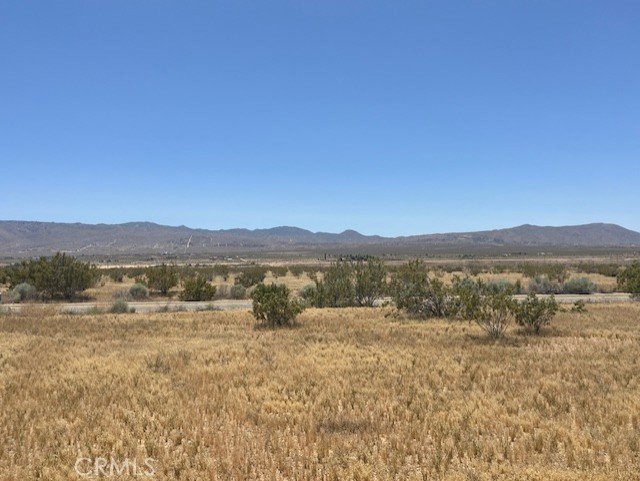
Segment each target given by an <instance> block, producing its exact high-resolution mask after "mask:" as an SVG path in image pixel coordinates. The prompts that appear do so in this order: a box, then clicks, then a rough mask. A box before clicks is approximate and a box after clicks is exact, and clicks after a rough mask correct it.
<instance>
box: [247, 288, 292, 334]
mask: <svg viewBox="0 0 640 481" xmlns="http://www.w3.org/2000/svg"><path fill="white" fill-rule="evenodd" d="M251 299H252V300H253V315H254V317H255V318H256V319H257V320H258V321H259V322H260V323H262V324H263V325H265V326H268V327H281V326H287V325H291V324H292V323H293V321H294V320H295V318H296V316H297V315H298V314H300V313H301V312H302V311H303V310H304V307H303V306H302V305H301V304H300V303H299V302H298V301H295V300H291V299H289V289H288V288H287V286H285V285H284V284H270V285H268V286H267V285H264V284H262V283H260V284H258V285H257V286H256V288H255V289H254V290H253V292H252V293H251Z"/></svg>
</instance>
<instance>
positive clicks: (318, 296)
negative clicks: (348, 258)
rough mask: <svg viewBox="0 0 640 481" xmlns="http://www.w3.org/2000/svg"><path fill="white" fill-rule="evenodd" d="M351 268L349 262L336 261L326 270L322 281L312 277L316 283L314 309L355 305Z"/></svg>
mask: <svg viewBox="0 0 640 481" xmlns="http://www.w3.org/2000/svg"><path fill="white" fill-rule="evenodd" d="M352 275H353V266H352V265H351V263H349V262H345V261H337V262H334V263H332V264H331V266H330V267H329V268H328V269H327V270H326V272H325V273H324V276H323V278H322V279H318V277H314V282H315V283H316V290H315V298H314V299H313V305H314V306H315V307H349V306H354V305H355V303H356V292H355V287H354V285H353V280H352Z"/></svg>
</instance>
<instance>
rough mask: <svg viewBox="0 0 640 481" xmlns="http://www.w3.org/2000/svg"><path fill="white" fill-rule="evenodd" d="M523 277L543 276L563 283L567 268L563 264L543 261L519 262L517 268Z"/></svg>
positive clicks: (566, 275)
mask: <svg viewBox="0 0 640 481" xmlns="http://www.w3.org/2000/svg"><path fill="white" fill-rule="evenodd" d="M518 270H519V271H520V272H522V274H523V275H524V276H525V277H531V278H535V277H541V276H545V277H546V278H547V279H549V280H551V281H553V282H556V283H558V284H561V283H563V282H564V281H565V280H566V279H567V277H568V275H569V273H568V272H567V268H566V266H565V265H563V264H544V263H533V262H531V263H525V264H521V265H520V266H519V269H518Z"/></svg>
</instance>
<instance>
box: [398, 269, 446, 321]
mask: <svg viewBox="0 0 640 481" xmlns="http://www.w3.org/2000/svg"><path fill="white" fill-rule="evenodd" d="M389 291H390V294H391V298H392V300H393V302H394V303H395V305H396V308H397V309H399V310H403V311H405V312H407V313H408V314H409V315H411V316H415V317H419V318H429V317H448V316H452V315H453V314H454V311H453V310H454V309H455V302H454V301H455V299H454V297H453V292H452V289H451V288H450V287H448V286H446V285H445V284H444V283H443V282H442V281H441V280H439V279H431V278H429V274H428V272H427V269H426V267H425V265H424V263H423V262H422V261H421V260H420V259H416V260H415V261H410V262H408V263H406V264H404V265H402V266H400V267H399V268H398V269H396V271H395V272H394V274H393V276H392V278H391V284H390V286H389Z"/></svg>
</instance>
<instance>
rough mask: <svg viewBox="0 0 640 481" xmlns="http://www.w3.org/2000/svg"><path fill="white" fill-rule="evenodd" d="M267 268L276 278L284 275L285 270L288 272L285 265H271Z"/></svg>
mask: <svg viewBox="0 0 640 481" xmlns="http://www.w3.org/2000/svg"><path fill="white" fill-rule="evenodd" d="M269 270H270V271H271V275H273V277H275V278H276V279H277V278H278V277H284V276H286V275H287V272H289V269H288V268H287V266H272V267H269Z"/></svg>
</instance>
